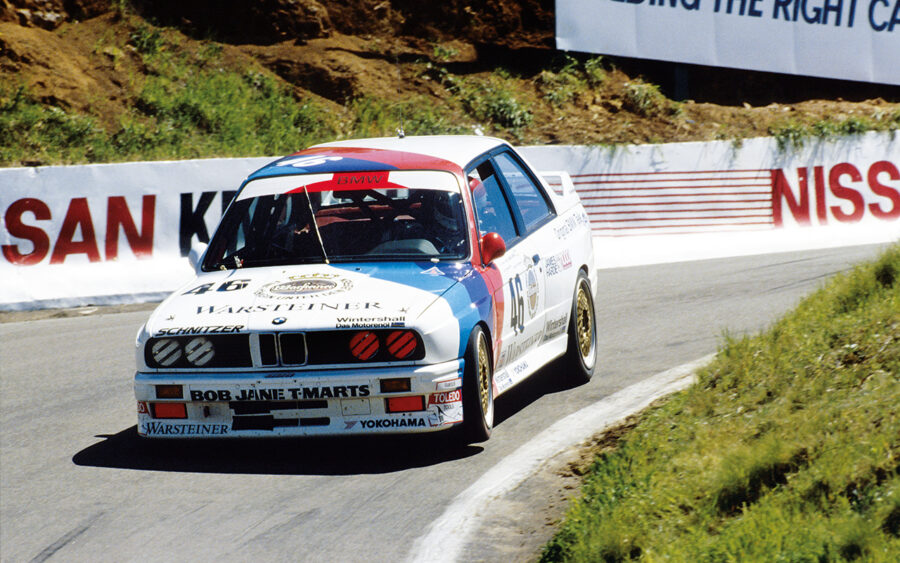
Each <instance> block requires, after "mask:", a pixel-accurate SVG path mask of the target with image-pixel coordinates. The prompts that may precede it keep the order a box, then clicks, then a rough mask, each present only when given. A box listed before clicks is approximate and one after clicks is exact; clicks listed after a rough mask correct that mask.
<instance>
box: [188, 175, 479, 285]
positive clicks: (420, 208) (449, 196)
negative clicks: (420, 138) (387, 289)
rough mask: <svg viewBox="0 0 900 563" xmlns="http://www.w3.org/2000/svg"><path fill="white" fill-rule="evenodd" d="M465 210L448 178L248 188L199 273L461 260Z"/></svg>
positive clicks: (264, 183)
mask: <svg viewBox="0 0 900 563" xmlns="http://www.w3.org/2000/svg"><path fill="white" fill-rule="evenodd" d="M463 209H464V208H463V205H462V201H461V198H460V192H459V186H458V183H457V181H456V178H455V176H453V175H452V174H450V173H447V172H436V171H421V172H416V171H392V172H372V173H358V172H353V173H337V174H307V175H298V176H280V177H275V178H262V179H258V180H253V181H251V182H249V183H248V184H247V185H246V186H245V187H244V189H242V190H241V192H240V193H239V194H238V196H237V199H236V200H235V201H234V202H233V203H232V204H231V206H230V207H229V208H228V211H227V212H226V214H225V216H224V217H223V218H222V221H221V223H220V225H219V228H218V229H217V230H216V234H215V236H214V237H213V240H212V242H211V243H210V247H209V251H208V252H207V253H206V258H205V259H204V262H203V269H204V270H207V271H209V270H218V269H233V268H250V267H256V266H273V265H288V264H306V263H324V262H346V261H368V260H376V261H377V260H431V259H437V260H454V259H460V258H465V257H466V256H467V255H468V244H467V237H466V231H467V229H466V221H465V213H464V211H463Z"/></svg>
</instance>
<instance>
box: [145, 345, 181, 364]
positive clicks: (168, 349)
mask: <svg viewBox="0 0 900 563" xmlns="http://www.w3.org/2000/svg"><path fill="white" fill-rule="evenodd" d="M150 353H151V354H152V355H153V359H154V360H155V361H156V363H158V364H159V365H161V366H163V367H169V366H171V365H172V364H174V363H175V362H177V361H178V360H179V359H181V346H179V345H178V341H177V340H174V339H172V338H163V339H162V340H157V341H156V342H154V343H153V348H151V349H150Z"/></svg>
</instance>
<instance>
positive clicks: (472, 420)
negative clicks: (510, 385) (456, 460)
mask: <svg viewBox="0 0 900 563" xmlns="http://www.w3.org/2000/svg"><path fill="white" fill-rule="evenodd" d="M493 373H494V370H493V363H492V361H491V349H490V346H488V341H487V337H486V336H485V334H484V330H482V329H481V327H480V326H476V327H475V328H474V329H473V330H472V334H470V335H469V344H468V346H467V347H466V355H465V365H464V367H463V424H462V430H463V438H464V440H465V441H466V442H467V443H471V442H484V441H485V440H487V439H488V438H490V437H491V429H492V428H493V426H494V385H493V381H494V377H493Z"/></svg>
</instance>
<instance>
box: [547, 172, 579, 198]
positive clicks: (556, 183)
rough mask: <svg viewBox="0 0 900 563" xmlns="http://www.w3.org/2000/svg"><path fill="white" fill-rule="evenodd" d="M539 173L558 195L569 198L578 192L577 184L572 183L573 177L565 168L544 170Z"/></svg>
mask: <svg viewBox="0 0 900 563" xmlns="http://www.w3.org/2000/svg"><path fill="white" fill-rule="evenodd" d="M538 174H539V175H540V177H541V178H542V179H543V180H544V182H545V183H546V184H547V185H548V186H549V187H550V188H552V189H553V191H554V192H555V193H556V195H559V196H562V197H563V198H567V197H571V196H572V195H573V194H575V193H576V192H575V184H573V183H572V178H571V177H570V176H569V173H568V172H566V171H565V170H548V171H544V170H542V171H540V172H538Z"/></svg>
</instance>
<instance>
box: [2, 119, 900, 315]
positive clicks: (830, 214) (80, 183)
mask: <svg viewBox="0 0 900 563" xmlns="http://www.w3.org/2000/svg"><path fill="white" fill-rule="evenodd" d="M520 150H521V152H522V153H523V154H524V155H525V156H526V157H527V158H528V160H529V161H531V163H532V164H533V165H534V166H535V167H536V168H537V169H538V170H565V171H568V172H569V174H570V175H571V177H572V180H573V182H574V184H575V187H576V188H577V190H578V193H579V195H580V196H581V199H582V201H583V203H584V205H585V209H586V210H587V212H588V216H589V217H590V219H591V226H592V228H593V230H594V233H595V235H596V237H597V240H599V241H601V243H600V244H597V245H596V247H597V248H598V249H600V251H601V252H602V253H604V254H608V251H609V249H610V248H611V244H610V241H624V240H628V241H634V240H639V241H640V240H644V241H649V242H645V243H643V246H642V247H641V248H643V250H641V249H637V250H635V248H636V247H634V246H633V245H631V246H628V250H627V252H624V254H627V255H628V257H629V259H630V260H636V259H639V255H641V254H642V253H646V252H647V251H648V250H647V249H651V250H652V249H660V248H669V247H667V246H665V244H664V243H663V242H660V240H661V239H664V240H669V241H677V242H675V243H674V244H675V245H676V246H678V247H680V248H682V249H683V248H684V247H686V246H690V245H691V244H696V245H698V246H703V249H702V250H704V251H706V250H707V249H708V247H709V246H710V240H713V242H714V243H716V242H721V241H723V240H725V238H724V236H725V235H729V234H741V235H752V237H753V239H754V240H758V241H766V242H765V243H764V246H765V248H762V249H761V250H759V251H762V252H765V251H769V248H771V249H772V250H777V249H779V248H780V247H785V246H786V244H787V243H788V242H789V241H790V240H793V239H798V237H804V238H806V239H809V240H810V241H811V242H809V243H808V247H810V248H814V247H816V245H821V246H827V245H834V244H863V243H866V242H880V241H883V240H892V239H896V238H900V136H897V137H896V138H895V135H894V134H892V133H870V134H867V135H862V136H859V137H852V138H846V139H841V140H834V141H812V140H810V141H809V142H808V143H807V146H806V147H805V148H803V149H802V150H797V151H787V152H785V151H781V150H779V149H778V147H777V143H776V142H775V140H774V139H769V138H762V139H748V140H746V141H744V142H743V144H742V145H741V146H740V147H738V146H737V145H735V144H733V143H731V142H727V141H716V142H708V143H674V144H667V145H625V146H619V147H611V148H604V147H584V146H547V147H524V148H521V149H520ZM271 160H273V159H272V158H247V159H211V160H192V161H179V162H140V163H127V164H104V165H87V166H50V167H39V168H12V169H0V250H2V252H0V310H22V309H35V308H42V307H64V306H77V305H87V304H109V303H123V302H136V301H146V300H156V299H161V298H162V297H164V296H165V295H166V294H167V293H168V292H170V291H172V290H174V289H175V288H177V287H178V286H179V285H180V284H182V283H185V282H187V281H188V280H189V279H190V276H191V275H192V272H191V269H190V266H189V265H188V262H187V259H186V258H185V256H187V253H188V251H189V249H190V247H191V243H192V242H193V241H197V240H200V241H206V240H208V239H209V236H210V235H211V234H212V232H213V230H214V228H215V226H216V224H217V223H218V221H219V219H220V217H221V215H222V211H223V210H224V208H225V206H226V205H227V204H228V203H229V202H230V201H231V198H232V197H233V195H234V191H235V190H236V189H237V188H238V187H239V186H240V184H241V182H242V180H243V179H244V178H245V177H246V176H247V175H248V174H249V173H250V172H252V171H253V170H255V169H257V168H259V167H261V166H262V165H264V164H265V163H267V162H270V161H271ZM873 225H874V226H876V227H877V228H878V231H879V234H878V235H877V236H874V237H873V236H872V235H870V234H868V232H864V230H863V229H861V228H860V227H862V226H873ZM798 233H802V235H798ZM635 235H638V236H635ZM692 236H702V237H706V238H702V239H701V238H698V239H692V238H691V237H692ZM710 237H712V238H710ZM826 237H831V238H832V239H839V240H836V241H832V242H828V243H827V244H826V243H825V241H824V240H823V239H824V238H826ZM691 241H696V243H692V242H691ZM629 244H631V243H629ZM670 246H671V245H670ZM730 251H732V250H731V249H730V248H726V249H723V250H722V251H720V253H719V254H716V255H722V254H721V252H730ZM666 253H667V254H670V255H674V254H673V253H672V252H671V251H670V250H667V251H666ZM726 255H727V254H726ZM682 256H683V254H682ZM690 257H691V258H698V257H700V258H702V257H711V255H709V254H702V253H701V254H696V253H695V254H691V255H690ZM601 258H602V257H601ZM598 263H601V264H610V263H611V262H610V261H609V260H604V259H601V260H599V261H598ZM612 263H615V264H626V262H625V261H618V262H612Z"/></svg>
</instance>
